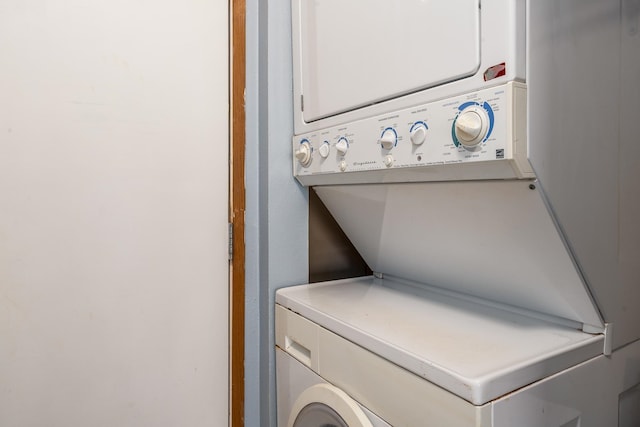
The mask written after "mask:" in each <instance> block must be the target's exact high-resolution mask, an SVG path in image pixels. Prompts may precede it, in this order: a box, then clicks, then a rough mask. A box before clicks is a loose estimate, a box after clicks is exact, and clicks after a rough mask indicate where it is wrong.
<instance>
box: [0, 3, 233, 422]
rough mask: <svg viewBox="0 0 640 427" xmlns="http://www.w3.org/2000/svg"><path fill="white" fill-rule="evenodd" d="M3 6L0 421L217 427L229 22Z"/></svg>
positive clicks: (192, 6)
mask: <svg viewBox="0 0 640 427" xmlns="http://www.w3.org/2000/svg"><path fill="white" fill-rule="evenodd" d="M227 7H228V6H227V2H226V1H222V0H206V1H204V0H182V1H177V2H176V1H165V0H161V1H158V0H155V1H151V0H126V1H125V0H56V1H53V0H49V1H48V0H30V1H24V0H4V1H2V2H1V3H0V425H1V426H47V427H55V426H64V427H72V426H110V427H111V426H119V427H122V426H136V427H140V426H190V427H192V426H216V427H218V426H223V425H226V423H227V408H228V401H227V390H228V388H227V387H228V378H227V372H228V369H227V357H228V356H227V354H228V351H227V348H228V345H227V334H228V320H227V319H228V315H227V306H228V304H227V301H228V297H227V292H228V280H227V261H226V223H227V200H228V196H227V181H228V172H227V159H228V142H227V141H228V136H227V133H228V126H227V120H228V83H227V79H228V76H227V61H228V59H227V58H228V57H227V49H228V28H227V25H228V24H227V22H228V11H227Z"/></svg>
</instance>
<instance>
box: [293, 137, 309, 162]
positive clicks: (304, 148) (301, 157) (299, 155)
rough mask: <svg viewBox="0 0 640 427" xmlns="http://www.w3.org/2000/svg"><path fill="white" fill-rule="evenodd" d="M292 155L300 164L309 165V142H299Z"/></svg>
mask: <svg viewBox="0 0 640 427" xmlns="http://www.w3.org/2000/svg"><path fill="white" fill-rule="evenodd" d="M294 156H296V159H298V161H299V162H300V164H301V165H302V166H309V165H310V164H311V144H309V142H308V141H304V142H301V143H300V146H299V147H298V149H297V150H296V152H295V153H294Z"/></svg>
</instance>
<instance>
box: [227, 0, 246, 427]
mask: <svg viewBox="0 0 640 427" xmlns="http://www.w3.org/2000/svg"><path fill="white" fill-rule="evenodd" d="M229 5H230V6H231V10H230V19H229V23H230V26H231V28H230V35H231V43H230V49H231V52H230V70H229V71H230V74H229V86H230V90H229V97H230V103H231V111H230V130H231V136H230V143H231V147H230V150H229V153H230V156H231V158H230V162H229V166H230V177H229V178H230V179H229V186H230V188H229V195H230V200H229V222H230V223H231V224H232V227H233V236H232V244H233V256H232V258H231V264H230V301H229V309H230V316H229V397H230V399H229V401H230V404H229V405H230V408H229V413H230V418H229V425H230V426H231V427H244V353H245V348H244V326H245V322H244V315H245V269H244V261H245V245H244V216H245V206H246V200H245V177H244V176H245V168H244V162H245V120H246V119H245V105H244V96H245V86H246V47H245V42H246V0H230V2H229Z"/></svg>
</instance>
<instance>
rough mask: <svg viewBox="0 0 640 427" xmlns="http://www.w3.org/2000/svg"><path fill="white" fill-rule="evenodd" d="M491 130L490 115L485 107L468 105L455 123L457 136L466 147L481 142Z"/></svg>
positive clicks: (471, 146)
mask: <svg viewBox="0 0 640 427" xmlns="http://www.w3.org/2000/svg"><path fill="white" fill-rule="evenodd" d="M488 131H489V117H488V116H487V112H486V111H485V109H484V108H482V107H479V106H471V107H467V108H465V109H464V110H462V111H461V112H460V114H458V117H457V118H456V120H455V123H454V132H455V136H456V138H457V139H458V141H459V142H460V144H462V145H463V146H464V148H473V147H475V146H477V145H478V144H480V143H481V142H482V141H483V140H484V138H485V137H486V136H487V132H488Z"/></svg>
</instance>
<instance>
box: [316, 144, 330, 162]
mask: <svg viewBox="0 0 640 427" xmlns="http://www.w3.org/2000/svg"><path fill="white" fill-rule="evenodd" d="M318 151H319V152H320V157H322V158H323V159H326V158H327V157H329V153H330V152H331V146H330V145H329V143H328V142H327V141H325V142H323V143H322V145H321V146H320V148H319V149H318Z"/></svg>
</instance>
